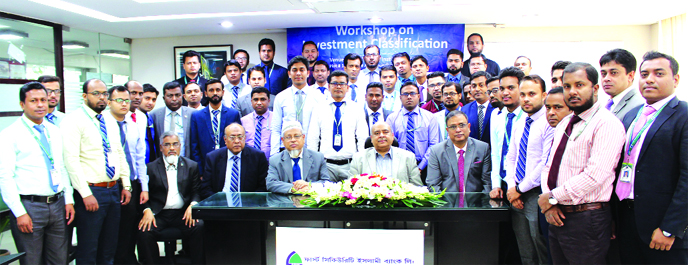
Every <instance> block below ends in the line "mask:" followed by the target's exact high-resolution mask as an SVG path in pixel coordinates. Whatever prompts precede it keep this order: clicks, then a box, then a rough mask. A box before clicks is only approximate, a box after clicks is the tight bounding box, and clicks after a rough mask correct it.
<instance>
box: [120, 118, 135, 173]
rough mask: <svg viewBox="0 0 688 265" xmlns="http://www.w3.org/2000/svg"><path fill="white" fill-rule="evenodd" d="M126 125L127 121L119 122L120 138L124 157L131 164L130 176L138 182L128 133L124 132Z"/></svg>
mask: <svg viewBox="0 0 688 265" xmlns="http://www.w3.org/2000/svg"><path fill="white" fill-rule="evenodd" d="M124 124H126V121H118V122H117V125H119V138H120V141H121V143H122V147H123V148H124V155H125V156H126V158H127V164H129V176H130V178H131V180H136V178H137V176H136V172H134V160H133V159H132V158H131V150H130V149H129V144H127V133H126V132H125V131H124Z"/></svg>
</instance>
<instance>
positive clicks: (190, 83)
mask: <svg viewBox="0 0 688 265" xmlns="http://www.w3.org/2000/svg"><path fill="white" fill-rule="evenodd" d="M193 85H196V86H198V90H201V89H203V88H202V87H201V85H200V84H198V83H196V82H189V83H186V85H184V87H183V88H182V94H186V88H187V87H189V86H193ZM207 85H208V84H206V86H207Z"/></svg>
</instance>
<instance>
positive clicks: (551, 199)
mask: <svg viewBox="0 0 688 265" xmlns="http://www.w3.org/2000/svg"><path fill="white" fill-rule="evenodd" d="M557 203H559V201H557V198H554V195H552V194H550V195H549V204H551V205H557Z"/></svg>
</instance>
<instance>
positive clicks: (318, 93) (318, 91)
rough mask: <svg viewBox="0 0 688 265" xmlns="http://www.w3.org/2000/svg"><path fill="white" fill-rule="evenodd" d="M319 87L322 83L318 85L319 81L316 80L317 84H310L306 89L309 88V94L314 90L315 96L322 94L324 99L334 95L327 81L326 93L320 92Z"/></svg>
mask: <svg viewBox="0 0 688 265" xmlns="http://www.w3.org/2000/svg"><path fill="white" fill-rule="evenodd" d="M318 87H320V85H318V82H315V84H312V85H310V86H308V87H307V88H304V89H308V90H309V91H308V94H311V91H312V92H313V95H314V96H321V97H322V100H329V99H330V98H332V95H331V94H330V89H329V85H328V84H327V83H325V85H324V86H323V87H324V88H325V92H324V93H323V92H320V89H318ZM316 92H317V93H316Z"/></svg>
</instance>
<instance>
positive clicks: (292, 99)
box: [270, 86, 320, 156]
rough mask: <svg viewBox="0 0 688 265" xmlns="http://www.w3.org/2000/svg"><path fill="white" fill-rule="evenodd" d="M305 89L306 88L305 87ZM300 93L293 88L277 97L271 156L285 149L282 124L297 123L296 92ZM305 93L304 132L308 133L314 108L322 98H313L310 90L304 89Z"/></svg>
mask: <svg viewBox="0 0 688 265" xmlns="http://www.w3.org/2000/svg"><path fill="white" fill-rule="evenodd" d="M304 88H305V87H304ZM297 91H299V89H298V88H296V87H294V86H291V87H289V88H287V89H285V90H284V91H282V92H280V93H279V94H277V96H276V97H275V104H274V106H273V110H272V132H271V138H270V149H271V151H270V156H273V155H275V154H278V153H279V149H280V147H284V145H283V144H282V139H281V136H282V123H283V122H285V121H296V120H298V119H297V116H296V92H297ZM303 92H304V93H305V96H304V99H303V100H304V102H303V109H302V110H301V111H302V113H303V123H302V124H301V126H302V127H303V131H304V132H308V125H309V124H310V121H311V113H312V112H313V108H314V107H315V106H316V105H318V99H319V98H320V97H317V96H313V93H311V92H312V91H311V90H309V89H304V90H303ZM318 93H319V91H318Z"/></svg>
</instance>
